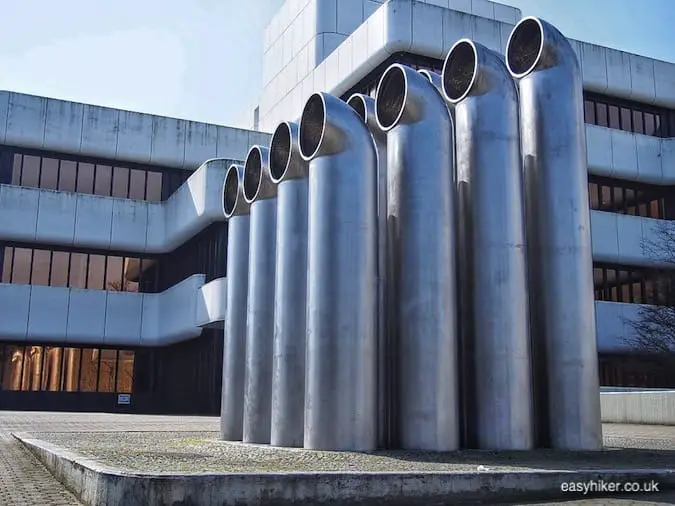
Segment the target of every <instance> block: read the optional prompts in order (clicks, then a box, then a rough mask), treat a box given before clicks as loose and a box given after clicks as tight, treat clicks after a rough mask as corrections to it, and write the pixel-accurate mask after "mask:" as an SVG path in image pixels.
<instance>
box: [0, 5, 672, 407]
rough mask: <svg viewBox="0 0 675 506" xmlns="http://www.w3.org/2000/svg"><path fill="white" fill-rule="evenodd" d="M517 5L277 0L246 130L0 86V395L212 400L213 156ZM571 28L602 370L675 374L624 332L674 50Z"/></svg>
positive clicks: (668, 163) (656, 210)
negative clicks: (601, 39)
mask: <svg viewBox="0 0 675 506" xmlns="http://www.w3.org/2000/svg"><path fill="white" fill-rule="evenodd" d="M522 14H524V15H526V14H528V13H521V12H520V11H519V10H518V9H515V8H512V7H508V6H505V5H501V4H497V3H493V2H489V1H488V0H426V1H421V0H417V1H413V0H390V1H388V2H385V1H378V0H287V1H286V2H285V3H284V5H283V6H282V7H281V9H280V11H279V12H278V13H277V14H276V15H275V17H274V18H273V19H272V21H271V23H270V25H269V26H268V28H267V30H266V31H265V42H264V48H265V55H264V61H263V69H264V72H263V90H262V93H261V96H260V101H259V106H258V107H257V108H256V109H255V111H253V112H252V113H251V128H252V130H250V131H249V130H240V129H234V128H228V127H224V126H217V125H209V124H203V123H196V122H191V121H182V120H176V119H171V118H163V117H157V116H150V115H145V114H140V113H135V112H127V111H119V110H114V109H107V108H102V107H97V106H92V105H83V104H76V103H71V102H64V101H60V100H54V99H49V98H42V97H34V96H28V95H22V94H18V93H9V92H0V271H1V272H2V279H1V281H2V283H1V284H0V409H11V408H14V409H72V410H76V409H77V410H122V411H124V410H129V411H137V412H172V413H188V412H189V413H204V414H206V413H209V414H216V413H218V412H219V411H218V407H219V402H220V379H221V367H222V330H221V328H222V319H223V314H224V311H225V307H224V300H225V298H224V293H223V289H224V276H225V275H226V273H225V244H226V241H227V224H226V222H224V221H223V217H222V209H221V187H222V182H223V179H224V172H225V169H226V165H227V163H229V161H232V160H242V159H243V158H244V157H245V155H246V152H247V150H248V147H249V146H250V145H251V144H254V143H262V144H267V143H268V141H269V134H268V133H265V132H271V131H272V130H273V129H274V128H275V126H276V124H277V123H278V122H279V121H281V120H287V119H296V118H297V117H298V116H299V115H300V112H301V109H302V106H303V104H304V101H305V100H306V99H307V98H308V97H309V95H310V94H311V93H312V92H315V91H320V90H323V91H328V92H330V93H333V94H335V95H337V96H340V97H343V98H347V97H348V96H349V95H351V94H352V93H353V92H357V91H358V92H364V93H368V94H370V95H374V93H375V88H376V86H377V82H378V80H379V78H380V76H381V75H382V73H383V71H384V69H386V67H387V66H388V65H390V64H391V63H392V62H401V63H405V64H407V65H410V66H413V67H415V68H428V69H432V70H435V71H437V72H440V70H441V67H442V62H443V58H444V57H445V54H446V52H447V50H448V49H449V48H450V46H451V45H452V44H453V43H454V42H455V41H456V40H458V39H460V38H462V37H471V38H473V39H474V40H476V41H478V42H481V43H483V44H485V45H486V46H488V47H490V48H492V49H494V50H497V51H499V52H501V53H503V52H504V49H505V45H506V41H507V38H508V35H509V33H510V31H511V28H512V27H513V25H514V24H515V23H516V21H517V20H518V19H520V17H521V15H522ZM549 21H552V22H553V23H555V20H554V19H553V20H549ZM573 46H574V48H575V49H576V51H577V54H578V56H579V61H580V62H581V67H582V73H583V80H584V88H585V111H586V122H587V141H588V167H589V190H590V192H589V193H590V202H589V205H590V207H591V210H592V212H591V215H592V218H591V220H592V240H593V256H594V262H595V273H594V276H595V286H596V299H597V301H596V306H597V328H598V348H599V352H600V357H599V359H600V363H601V383H602V384H603V385H608V386H609V385H626V386H631V385H648V386H675V385H673V383H675V375H673V374H671V373H670V372H669V371H661V370H659V369H656V368H655V367H654V366H653V365H652V364H651V363H650V362H649V361H648V360H646V359H645V358H644V357H642V356H640V355H639V354H636V353H635V352H634V351H633V350H630V349H628V348H627V345H626V343H625V342H624V341H623V338H625V337H626V336H627V334H628V332H629V325H627V323H626V319H631V318H637V315H638V311H639V309H640V307H641V305H642V304H651V303H657V302H659V301H658V300H656V299H657V298H656V297H655V295H654V290H653V286H654V283H655V282H657V281H658V280H659V279H662V278H663V277H664V276H667V272H666V273H665V274H664V271H667V270H668V269H669V268H670V267H675V266H672V265H670V262H668V259H667V258H659V257H658V256H654V255H653V254H650V253H649V252H647V251H645V249H644V248H643V243H644V241H645V240H649V239H650V238H653V237H654V234H656V233H657V232H656V231H657V229H658V228H659V225H660V224H663V223H666V222H667V221H668V220H673V219H675V206H674V205H673V204H675V190H673V189H672V185H674V184H675V64H672V63H666V62H662V61H657V60H653V59H650V58H647V57H644V56H639V55H635V54H629V53H625V52H622V51H618V50H615V49H609V48H604V47H600V46H596V45H592V44H588V43H584V42H579V41H573ZM213 158H216V160H211V159H213Z"/></svg>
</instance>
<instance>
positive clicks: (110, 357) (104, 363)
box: [98, 350, 117, 392]
mask: <svg viewBox="0 0 675 506" xmlns="http://www.w3.org/2000/svg"><path fill="white" fill-rule="evenodd" d="M116 363H117V350H101V367H100V368H99V372H98V391H99V392H114V391H115V365H116Z"/></svg>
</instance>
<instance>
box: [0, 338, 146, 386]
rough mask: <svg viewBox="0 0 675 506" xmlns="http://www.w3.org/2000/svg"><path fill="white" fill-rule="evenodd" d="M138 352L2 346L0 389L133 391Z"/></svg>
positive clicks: (0, 354)
mask: <svg viewBox="0 0 675 506" xmlns="http://www.w3.org/2000/svg"><path fill="white" fill-rule="evenodd" d="M133 382H134V352H133V351H130V350H109V349H99V348H63V347H59V346H14V345H0V390H13V391H49V392H119V393H131V392H132V390H133Z"/></svg>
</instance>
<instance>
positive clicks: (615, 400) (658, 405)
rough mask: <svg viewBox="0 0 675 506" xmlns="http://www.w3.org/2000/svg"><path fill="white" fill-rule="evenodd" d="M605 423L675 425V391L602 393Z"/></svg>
mask: <svg viewBox="0 0 675 506" xmlns="http://www.w3.org/2000/svg"><path fill="white" fill-rule="evenodd" d="M600 406H601V412H602V421H603V422H604V423H629V424H647V425H675V391H673V390H661V391H657V390H642V391H623V392H602V393H601V394H600Z"/></svg>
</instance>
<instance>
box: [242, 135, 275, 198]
mask: <svg viewBox="0 0 675 506" xmlns="http://www.w3.org/2000/svg"><path fill="white" fill-rule="evenodd" d="M269 160H270V150H269V149H267V148H265V147H263V146H258V145H255V146H251V149H249V151H248V155H246V163H245V164H244V198H245V199H246V202H248V203H249V204H252V203H253V202H255V201H256V200H264V199H269V198H272V197H276V195H277V185H275V184H274V183H273V182H272V176H271V174H270V164H269Z"/></svg>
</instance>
